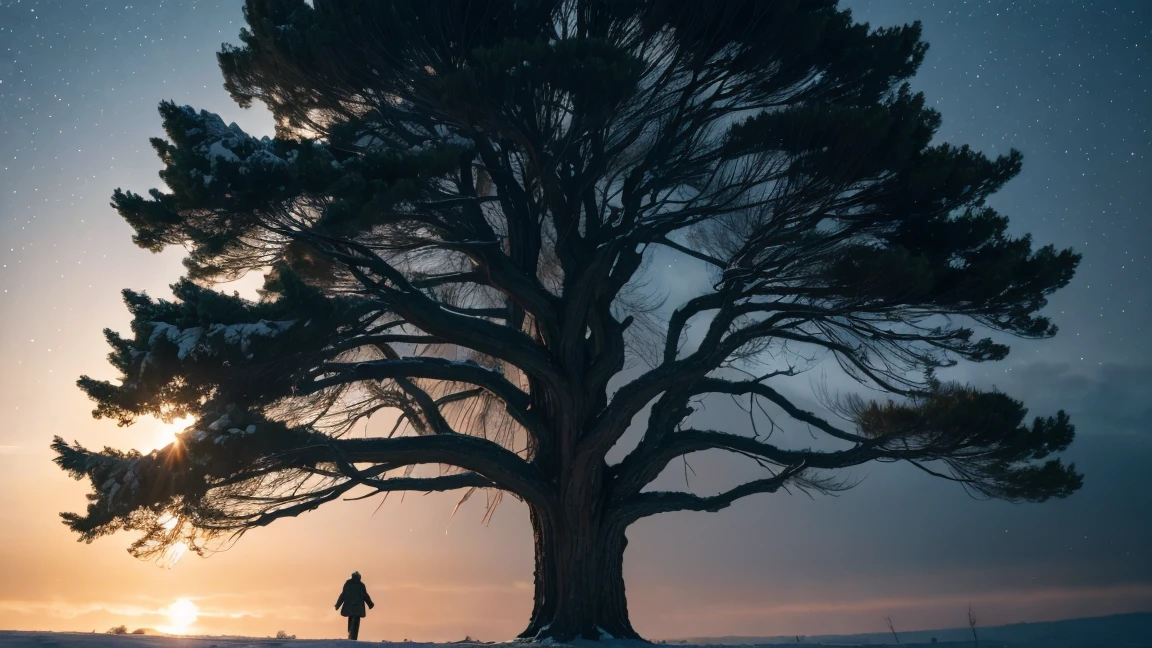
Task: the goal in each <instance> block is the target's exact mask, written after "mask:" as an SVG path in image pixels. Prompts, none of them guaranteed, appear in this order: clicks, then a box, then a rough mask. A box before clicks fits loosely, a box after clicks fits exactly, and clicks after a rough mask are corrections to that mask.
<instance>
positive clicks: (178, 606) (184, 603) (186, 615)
mask: <svg viewBox="0 0 1152 648" xmlns="http://www.w3.org/2000/svg"><path fill="white" fill-rule="evenodd" d="M199 616H200V610H199V609H197V607H196V604H195V603H193V602H192V601H189V600H188V599H186V598H182V599H177V600H176V602H174V603H173V604H172V605H169V606H168V622H169V624H170V625H169V626H168V628H166V629H167V630H168V632H170V633H172V634H180V633H182V632H187V631H188V628H190V627H192V624H193V623H196V619H197V618H198V617H199Z"/></svg>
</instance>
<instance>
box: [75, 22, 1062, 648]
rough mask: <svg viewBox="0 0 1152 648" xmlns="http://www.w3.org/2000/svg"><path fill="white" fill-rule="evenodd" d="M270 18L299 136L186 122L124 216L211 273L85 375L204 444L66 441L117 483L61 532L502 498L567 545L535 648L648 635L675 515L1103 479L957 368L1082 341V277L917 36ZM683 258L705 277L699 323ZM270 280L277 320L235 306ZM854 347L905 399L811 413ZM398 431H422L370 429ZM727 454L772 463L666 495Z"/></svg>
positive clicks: (123, 205) (854, 360)
mask: <svg viewBox="0 0 1152 648" xmlns="http://www.w3.org/2000/svg"><path fill="white" fill-rule="evenodd" d="M245 17H246V19H247V22H248V27H247V28H246V29H244V30H243V31H241V34H240V40H241V44H240V45H239V46H231V45H225V46H223V49H222V51H221V52H220V53H219V62H220V67H221V69H222V71H223V74H224V79H225V87H226V88H227V89H228V91H229V92H230V93H231V94H232V96H233V97H234V98H235V100H236V101H238V102H239V103H240V105H242V106H245V107H247V106H250V105H252V104H253V103H254V102H261V103H263V104H265V105H266V106H268V107H269V108H270V109H271V111H272V113H273V115H274V116H275V119H276V124H277V137H276V138H274V139H268V138H265V139H259V140H258V139H255V138H253V137H251V136H249V135H247V134H246V133H244V132H243V131H242V130H241V129H240V128H238V127H237V126H235V125H231V126H226V125H225V124H224V123H223V122H222V121H221V120H220V118H219V117H217V116H215V115H213V114H210V113H207V112H203V111H202V112H196V111H194V110H193V109H192V108H189V107H181V106H177V105H174V104H172V103H163V104H161V106H160V112H161V115H162V116H163V120H164V127H165V130H166V131H167V133H168V139H167V140H164V139H154V140H152V144H153V146H154V147H155V148H156V151H157V152H158V153H159V155H160V157H161V159H162V161H163V163H164V170H163V171H161V174H160V175H161V178H162V179H163V180H164V182H165V184H166V185H167V190H166V191H158V190H152V191H151V192H150V195H149V196H141V195H138V194H135V193H131V192H122V191H120V190H117V191H116V192H115V194H114V196H113V205H114V207H115V208H116V210H117V211H118V212H119V213H120V215H121V216H123V217H124V218H125V219H126V220H127V221H128V222H129V223H130V224H131V225H132V227H133V228H134V229H135V232H136V235H135V242H136V243H137V244H138V245H140V246H142V247H144V248H147V249H149V250H153V251H158V250H160V249H162V248H165V247H167V246H173V245H176V246H183V247H184V248H185V249H186V250H188V257H187V260H186V261H185V265H186V267H187V270H188V278H187V279H184V280H181V281H180V282H179V283H178V284H177V285H176V286H174V291H175V297H176V298H175V299H174V300H171V301H165V300H154V299H152V298H150V297H148V296H146V295H144V294H140V293H134V292H130V291H126V292H125V300H126V302H127V304H128V307H129V308H130V309H131V311H132V314H133V316H134V320H133V322H132V334H131V335H129V336H123V337H122V336H121V335H118V334H117V333H114V332H112V331H107V332H106V335H107V338H108V341H109V343H110V344H111V345H112V348H113V351H112V353H111V356H110V359H111V362H112V364H113V365H114V366H115V367H116V369H117V370H119V372H120V373H121V374H122V376H121V378H120V380H119V381H117V382H115V383H112V382H105V381H100V380H94V379H91V378H87V377H84V378H82V379H81V380H80V386H81V387H82V388H83V389H84V390H85V391H86V392H87V393H88V394H89V395H90V396H91V397H92V398H93V399H94V400H95V401H96V402H97V403H98V407H97V409H96V412H95V414H96V416H98V417H109V418H113V419H116V420H117V421H119V422H120V424H121V425H127V424H130V423H132V422H133V421H134V420H136V419H137V418H138V417H140V416H143V415H154V416H158V417H160V418H162V419H164V420H172V419H174V418H177V417H184V416H193V417H195V420H196V423H195V424H194V425H192V426H191V427H189V428H188V429H187V430H186V431H184V432H183V433H182V434H181V435H180V436H179V439H178V440H177V441H176V442H175V443H173V444H171V445H169V446H167V447H165V448H163V449H160V450H156V451H153V452H151V453H149V454H140V453H138V452H128V453H123V452H119V451H115V450H111V449H105V450H103V451H99V452H95V451H89V450H86V449H84V448H83V447H81V446H80V445H79V444H68V443H66V442H65V441H63V440H62V439H59V438H57V439H56V442H55V444H54V448H55V450H56V451H57V453H58V455H59V456H58V457H57V459H56V461H57V462H58V463H59V464H60V466H61V467H63V468H64V469H66V470H68V471H69V472H70V473H72V474H73V475H74V476H75V477H77V478H82V477H88V478H90V479H91V481H92V484H93V488H94V494H93V495H91V503H90V504H89V506H88V510H87V512H86V513H85V514H83V515H78V514H71V513H68V514H64V518H65V521H66V522H67V524H68V525H69V526H70V527H71V528H72V529H73V530H75V531H76V532H78V533H79V534H80V536H81V538H82V539H84V540H91V539H93V538H95V537H97V536H101V535H104V534H108V533H112V532H115V531H118V530H136V531H141V532H142V536H141V538H140V540H139V541H138V542H136V544H134V545H133V551H134V552H135V553H137V554H139V555H152V554H153V553H155V552H158V551H162V550H165V549H166V548H170V547H172V546H174V545H176V544H177V543H184V544H186V545H187V546H189V547H191V548H192V549H193V550H196V551H204V549H205V547H208V546H211V545H210V544H206V543H209V542H210V541H211V540H212V539H213V538H220V537H222V536H229V535H232V534H235V533H237V532H243V531H245V530H248V529H251V528H254V527H259V526H263V525H267V524H269V523H270V522H273V521H274V520H277V519H279V518H283V517H286V516H295V515H298V514H300V513H302V512H305V511H309V510H312V509H314V508H316V507H317V506H320V505H321V504H323V503H325V502H329V501H333V500H336V499H340V498H342V497H347V496H349V494H352V493H356V494H359V495H371V494H377V493H388V492H392V491H444V490H458V489H465V490H464V493H465V497H466V496H467V495H469V494H471V493H472V492H474V491H475V490H476V489H488V493H489V494H490V495H493V496H494V497H491V498H490V501H498V495H499V494H500V493H510V494H512V495H513V496H515V497H516V498H517V499H520V500H522V501H523V502H524V503H525V504H526V505H527V508H528V511H529V515H530V519H531V524H532V528H533V531H534V537H535V565H536V567H535V605H534V609H533V612H532V616H531V620H530V622H529V624H528V627H527V629H526V630H525V631H524V633H523V636H525V637H538V638H543V637H554V638H558V639H569V638H572V637H576V636H583V637H588V638H598V637H602V636H606V635H612V636H616V637H634V636H636V633H635V631H634V630H633V629H632V626H631V624H630V622H629V618H628V611H627V604H626V601H625V593H624V581H623V576H622V564H623V557H624V550H625V545H626V533H625V532H626V530H627V529H628V527H629V525H631V524H632V523H634V522H636V521H637V520H640V519H643V518H645V517H647V516H651V515H655V514H657V513H663V512H667V511H717V510H720V509H723V508H725V507H727V506H729V505H730V504H731V503H733V502H734V501H736V500H737V499H739V498H743V497H746V496H749V495H754V494H758V493H773V492H776V491H778V490H780V489H785V488H791V487H796V488H804V489H815V490H817V491H826V490H832V489H837V488H844V487H846V486H847V485H849V483H848V482H846V481H845V480H844V479H843V474H840V475H839V476H838V474H837V473H836V472H835V471H837V470H838V469H844V468H848V467H851V466H857V465H860V464H863V463H866V462H873V461H881V462H897V461H899V462H906V463H908V464H911V465H913V466H915V467H917V468H919V469H921V470H923V471H924V472H925V473H928V474H930V475H934V476H936V477H941V478H945V479H950V480H953V481H956V482H959V483H960V484H961V485H962V486H963V487H965V488H967V489H968V490H969V491H970V492H972V493H974V494H979V495H983V496H988V497H994V498H1001V499H1007V500H1013V501H1042V500H1045V499H1048V498H1050V497H1064V496H1067V495H1069V494H1070V493H1072V492H1073V491H1075V490H1076V489H1077V488H1078V487H1079V486H1080V484H1081V476H1080V475H1079V474H1078V473H1077V472H1076V471H1075V470H1074V467H1073V466H1066V465H1063V464H1062V463H1061V462H1060V461H1059V460H1058V459H1054V458H1052V455H1053V454H1054V453H1057V452H1059V451H1062V450H1064V449H1065V448H1066V447H1067V446H1068V444H1069V443H1070V442H1071V441H1072V438H1073V428H1072V426H1071V424H1070V423H1069V420H1068V418H1067V417H1066V416H1065V415H1064V414H1063V413H1062V412H1061V413H1059V414H1058V415H1056V416H1054V417H1051V418H1036V419H1035V420H1033V421H1031V422H1030V423H1029V422H1026V420H1025V419H1026V414H1027V410H1025V409H1024V408H1023V406H1022V405H1021V403H1019V402H1017V401H1015V400H1013V399H1011V398H1009V397H1008V396H1006V395H1004V394H1002V393H998V392H983V391H979V390H976V389H973V388H970V387H967V386H962V385H957V384H952V383H944V382H941V381H940V380H938V379H937V377H936V376H937V371H938V370H939V369H940V368H942V367H947V366H950V365H952V364H955V363H956V362H957V361H959V360H966V361H972V362H983V361H991V360H1000V359H1002V358H1004V357H1005V356H1006V355H1007V353H1008V346H1007V345H1005V344H1004V343H1003V340H1005V339H1007V338H1008V337H1009V336H1017V337H1022V338H1045V337H1049V336H1051V335H1053V334H1054V333H1055V332H1056V327H1055V326H1054V325H1053V324H1052V323H1051V322H1050V321H1049V319H1048V318H1046V317H1044V316H1043V315H1041V314H1040V311H1041V309H1042V308H1043V307H1044V305H1045V303H1046V299H1047V296H1048V295H1050V294H1051V293H1052V292H1053V291H1054V290H1056V289H1058V288H1060V287H1062V286H1064V285H1066V284H1067V283H1068V281H1069V280H1070V279H1071V277H1072V275H1073V272H1074V270H1075V267H1076V265H1077V262H1078V260H1079V257H1078V256H1077V255H1076V254H1074V253H1073V252H1071V251H1068V250H1063V251H1058V250H1056V249H1054V248H1053V247H1051V246H1045V247H1041V248H1038V249H1033V247H1032V244H1031V240H1030V239H1029V237H1027V236H1025V237H1013V236H1011V235H1010V234H1009V233H1008V221H1007V219H1006V218H1005V217H1004V216H1002V215H1000V214H999V213H997V212H996V211H995V210H994V209H993V208H991V207H989V206H988V205H987V204H986V203H985V201H986V199H987V198H988V197H989V196H990V195H991V194H993V193H994V192H996V191H997V190H998V189H999V188H1000V187H1001V186H1003V185H1004V183H1005V182H1007V181H1008V180H1009V179H1010V178H1012V177H1013V176H1014V175H1016V173H1017V172H1018V171H1019V170H1020V164H1021V156H1020V154H1019V153H1017V152H1012V153H1009V154H1008V155H1005V156H1001V157H998V158H995V159H989V158H987V157H985V156H984V155H982V154H980V153H978V152H976V151H973V150H971V149H969V148H968V147H963V146H961V147H957V146H952V145H949V144H944V143H934V142H933V138H934V134H935V132H936V130H937V127H938V126H939V124H940V116H939V115H938V114H937V112H936V111H934V110H932V109H931V108H928V107H926V105H925V100H924V98H923V97H922V96H921V95H920V94H918V93H915V92H913V91H911V90H910V89H909V87H908V85H907V80H908V79H909V78H910V77H911V76H912V75H913V74H914V72H915V71H916V69H917V67H918V66H919V65H920V63H921V61H922V59H923V57H924V53H925V50H926V48H927V46H926V45H925V44H924V43H923V42H922V41H921V39H920V26H919V25H918V24H914V25H905V26H902V27H896V28H891V29H872V28H870V27H869V26H868V25H862V24H857V23H855V22H853V20H852V18H851V16H850V15H849V13H848V12H847V11H845V10H841V9H839V8H838V7H837V3H836V0H775V1H768V0H727V1H725V2H679V1H672V0H670V1H659V0H653V1H645V2H641V1H617V2H609V1H606V0H534V1H530V2H511V1H509V0H432V1H430V0H390V1H384V0H380V1H378V2H361V1H359V0H314V1H313V2H305V0H248V2H247V4H246V6H245ZM657 256H660V258H661V259H663V260H667V259H669V258H678V259H679V260H678V261H677V263H678V264H679V265H678V268H679V269H680V272H681V274H683V273H688V274H691V273H692V272H695V271H699V273H700V275H701V276H702V277H704V278H706V281H703V282H701V285H702V286H704V288H703V289H702V290H701V291H699V292H694V293H692V294H689V295H687V296H686V297H684V299H683V300H682V301H681V303H673V304H669V305H668V307H667V308H665V306H664V305H663V304H661V303H659V300H655V299H654V298H653V297H652V295H653V294H656V293H658V292H661V291H664V292H668V291H666V290H664V288H663V287H662V285H661V283H660V281H661V278H660V273H659V271H657V270H655V269H652V268H651V267H649V266H648V265H647V264H648V262H649V261H651V260H652V259H653V258H655V257H657ZM661 265H662V266H663V265H667V264H666V263H662V264H661ZM252 271H258V272H263V273H264V274H265V277H266V278H265V283H264V288H263V291H262V293H261V297H260V299H258V300H256V301H249V300H245V299H241V298H240V297H238V296H229V295H226V294H223V293H222V292H219V291H216V290H213V289H212V286H213V285H214V284H215V283H217V282H219V281H221V280H224V279H231V278H235V277H238V276H241V275H244V274H245V273H247V272H252ZM676 288H677V290H676V291H672V292H671V293H669V294H677V295H681V296H682V295H683V288H682V287H680V286H677V287H676ZM977 328H979V329H981V330H983V331H985V332H986V334H987V335H994V334H996V335H999V337H981V336H979V335H977V334H976V333H975V332H974V331H975V330H976V329H977ZM827 356H831V358H834V359H835V361H836V362H837V363H838V364H839V366H840V367H841V368H843V370H844V372H846V373H847V375H849V376H851V377H853V378H855V379H856V380H858V381H859V382H860V383H862V384H864V385H866V386H867V387H870V388H872V389H875V390H878V391H879V392H880V393H881V394H883V395H884V399H883V400H882V401H865V400H863V399H861V398H849V399H843V400H839V401H836V402H829V403H828V404H829V405H830V406H832V409H833V410H834V411H835V412H836V413H837V414H839V415H840V416H839V417H833V416H824V415H821V414H818V413H814V412H811V411H806V410H805V409H802V408H800V407H799V406H797V405H796V404H795V403H794V402H793V401H792V400H790V398H789V397H788V396H787V392H788V390H786V389H783V388H782V387H781V385H783V384H784V383H785V382H786V381H788V380H789V378H791V377H793V376H795V375H797V374H798V373H800V372H802V371H803V370H804V369H805V368H807V367H809V366H811V363H812V362H815V361H817V360H819V359H820V358H822V357H827ZM805 380H807V379H806V378H805ZM718 397H719V398H732V399H734V400H736V401H737V402H738V403H741V404H742V407H743V408H744V409H745V414H744V415H742V416H741V417H737V418H736V420H734V421H733V422H732V424H731V426H730V427H729V428H726V429H706V427H705V426H702V425H700V424H699V423H697V422H696V421H698V420H699V419H700V417H693V411H694V409H695V408H696V407H698V404H699V403H701V402H702V401H703V400H704V399H707V398H718ZM382 410H383V411H386V412H387V411H392V412H395V413H397V415H398V418H397V423H396V425H395V426H394V427H392V428H391V429H383V428H381V427H380V426H379V425H374V426H372V427H371V431H372V432H373V433H374V434H375V433H378V432H379V433H381V434H379V435H378V436H362V435H360V434H359V433H357V434H356V435H355V436H352V435H348V434H346V433H347V432H348V431H349V430H350V429H351V428H352V427H353V426H355V425H357V423H358V422H361V421H363V420H364V419H366V418H367V417H370V416H372V415H373V414H374V413H376V412H381V411H382ZM630 428H631V429H633V430H636V431H637V435H638V437H639V441H638V443H637V444H636V445H635V446H634V447H632V446H631V445H629V447H631V451H630V452H628V453H627V454H626V456H625V457H624V458H623V459H622V460H620V461H616V462H612V463H610V462H609V461H608V460H607V459H606V456H607V455H608V452H609V450H610V449H612V448H613V447H614V446H615V445H616V444H617V442H618V441H620V439H621V437H622V435H624V434H625V431H626V430H628V429H630ZM641 433H642V436H640V435H641ZM810 435H811V436H810ZM814 437H819V438H822V440H821V441H820V442H813V441H812V439H813V438H814ZM705 451H723V452H728V453H736V454H739V455H743V456H744V457H748V458H749V459H750V460H752V461H755V463H756V464H758V466H757V467H756V470H759V471H761V475H760V476H758V477H756V478H753V479H751V480H750V481H747V482H746V483H743V484H741V485H739V486H736V487H735V488H732V489H731V490H728V491H725V492H721V493H719V494H713V495H702V494H697V493H693V492H691V491H686V492H666V491H662V490H654V489H653V487H651V486H650V484H651V483H652V482H653V480H654V479H655V478H656V477H657V476H659V475H660V474H661V473H662V472H663V471H664V470H665V468H666V467H668V465H669V463H670V462H672V461H676V460H680V459H681V458H683V457H685V456H686V455H688V454H690V453H696V452H705ZM420 465H433V466H440V467H441V468H440V472H438V473H437V472H432V473H427V472H424V471H422V472H413V468H414V467H416V466H420Z"/></svg>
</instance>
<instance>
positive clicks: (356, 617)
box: [336, 571, 376, 641]
mask: <svg viewBox="0 0 1152 648" xmlns="http://www.w3.org/2000/svg"><path fill="white" fill-rule="evenodd" d="M365 604H367V605H368V608H369V609H371V608H374V607H376V604H375V603H373V602H372V597H371V596H368V588H366V587H364V582H363V581H361V580H360V572H358V571H354V572H352V578H349V579H348V580H346V581H344V590H343V591H341V592H340V598H338V599H336V609H337V610H340V615H341V616H346V617H348V638H349V639H351V640H353V641H355V640H356V638H357V637H359V636H360V619H361V618H363V617H364V616H365V615H366V614H367V612H365V611H364V605H365Z"/></svg>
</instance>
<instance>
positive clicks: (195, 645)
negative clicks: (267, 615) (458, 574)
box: [0, 631, 1152, 648]
mask: <svg viewBox="0 0 1152 648" xmlns="http://www.w3.org/2000/svg"><path fill="white" fill-rule="evenodd" d="M371 643H373V642H368V641H348V640H343V639H273V638H263V639H260V638H254V637H166V636H154V635H153V636H149V635H109V634H85V633H70V632H14V631H0V646H3V647H4V648H57V647H59V648H73V647H75V648H266V647H267V648H270V647H272V646H280V647H282V648H290V647H293V646H298V648H352V647H353V646H363V645H366V644H371ZM382 643H387V644H388V645H390V646H392V647H393V648H500V647H503V648H513V647H514V648H534V647H536V646H539V648H564V645H563V644H550V645H548V646H546V647H545V646H540V645H539V644H525V643H506V644H468V643H448V644H437V643H415V642H406V643H401V642H382ZM758 645H762V646H784V645H787V646H792V647H793V648H815V647H816V646H833V645H836V646H840V647H841V648H843V647H845V646H852V645H853V644H826V643H821V644H811V643H800V644H797V643H795V642H793V643H788V644H779V643H774V644H752V645H744V646H742V647H741V648H756V647H757V646H758ZM855 645H856V646H864V645H866V646H869V648H876V647H877V646H878V645H879V644H855ZM971 645H972V644H971V642H968V643H952V642H949V643H936V644H912V643H902V644H900V646H901V648H926V647H928V646H933V647H935V648H959V647H960V646H971ZM655 646H657V644H647V643H643V642H632V641H601V642H582V641H581V642H575V643H574V644H573V646H572V648H641V647H642V648H653V647H655ZM980 646H981V647H982V648H1014V647H1010V646H1008V644H1003V643H998V642H986V641H981V642H980ZM675 647H676V648H696V647H695V646H690V645H689V644H675ZM699 648H717V647H716V646H702V647H699ZM1148 648H1152V646H1149V647H1148Z"/></svg>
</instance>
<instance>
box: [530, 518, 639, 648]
mask: <svg viewBox="0 0 1152 648" xmlns="http://www.w3.org/2000/svg"><path fill="white" fill-rule="evenodd" d="M569 513H578V512H575V511H570V512H569ZM530 515H531V520H532V531H533V537H534V545H535V552H536V570H535V597H534V602H533V609H532V619H531V621H530V622H529V624H528V628H527V629H525V630H524V632H522V633H521V634H520V638H521V639H534V640H542V639H553V640H555V641H570V640H572V639H577V638H583V639H592V640H599V639H639V638H640V636H639V635H638V634H636V631H635V630H633V629H632V624H631V622H630V621H629V620H628V600H627V597H626V595H625V591H624V549H625V547H626V546H627V544H628V539H627V537H625V533H624V530H625V526H624V525H623V524H621V523H616V524H607V525H598V524H592V525H588V524H574V523H573V522H577V521H579V518H584V520H587V518H586V517H585V516H583V515H578V514H577V515H571V514H568V515H566V514H564V512H562V511H554V510H547V509H545V508H538V507H531V513H530ZM573 518H576V519H573Z"/></svg>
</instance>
